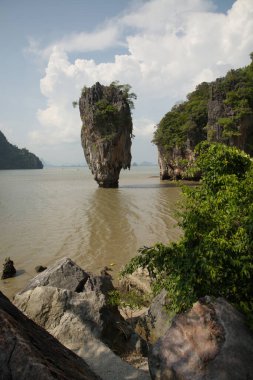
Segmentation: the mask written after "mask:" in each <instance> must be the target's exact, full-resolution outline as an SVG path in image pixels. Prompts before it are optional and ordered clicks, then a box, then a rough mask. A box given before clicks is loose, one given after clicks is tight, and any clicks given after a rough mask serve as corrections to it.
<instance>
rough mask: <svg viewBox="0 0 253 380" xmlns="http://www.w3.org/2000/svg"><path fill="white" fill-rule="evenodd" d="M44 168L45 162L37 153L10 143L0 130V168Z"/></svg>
mask: <svg viewBox="0 0 253 380" xmlns="http://www.w3.org/2000/svg"><path fill="white" fill-rule="evenodd" d="M42 168H43V164H42V162H41V161H40V159H39V158H38V157H37V156H35V154H33V153H31V152H29V151H28V150H27V149H25V148H23V149H19V148H18V147H17V146H15V145H12V144H10V143H9V142H8V140H7V139H6V137H5V136H4V134H3V133H2V132H1V131H0V170H9V169H42Z"/></svg>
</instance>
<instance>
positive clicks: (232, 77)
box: [153, 55, 253, 156]
mask: <svg viewBox="0 0 253 380" xmlns="http://www.w3.org/2000/svg"><path fill="white" fill-rule="evenodd" d="M252 57H253V55H251V58H252ZM212 100H215V101H218V102H220V104H221V105H222V106H221V107H220V111H219V112H218V113H217V119H216V120H212V121H211V123H210V120H209V114H208V111H209V112H210V108H211V107H217V104H216V105H212V104H211V103H210V101H212ZM208 107H209V109H208ZM216 112H217V111H215V112H214V113H213V115H212V117H214V115H215V113H216ZM213 123H215V125H216V126H215V127H214V125H213ZM243 126H246V127H247V131H246V139H245V142H244V143H243V146H241V148H243V149H244V150H245V151H246V152H247V153H249V154H251V155H252V154H253V62H251V64H250V65H248V66H246V67H244V68H240V69H238V70H231V71H229V72H228V73H227V75H226V76H225V77H224V78H219V79H217V80H216V81H214V82H211V83H206V82H203V83H201V84H200V85H198V86H197V88H196V90H195V91H194V92H192V93H190V94H189V95H188V96H187V100H186V101H185V102H183V103H181V104H179V105H175V106H174V107H173V108H172V109H171V111H170V112H168V113H167V114H166V115H165V116H164V117H163V118H162V120H161V121H160V123H159V125H158V127H157V129H156V131H155V133H154V138H153V142H154V143H155V144H156V145H158V146H160V147H163V151H164V153H165V155H166V153H167V154H168V156H170V155H171V150H172V149H174V148H180V149H182V148H185V147H186V146H187V145H188V146H189V145H190V147H191V148H192V147H195V146H196V145H197V144H198V143H199V142H201V141H203V140H206V139H208V140H209V141H219V142H223V143H225V144H227V145H236V146H238V147H239V146H240V145H242V143H240V144H238V137H239V136H241V135H242V133H245V130H244V131H243V128H244V127H243ZM217 131H220V132H219V133H217Z"/></svg>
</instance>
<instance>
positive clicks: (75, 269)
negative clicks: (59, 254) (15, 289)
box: [20, 257, 89, 294]
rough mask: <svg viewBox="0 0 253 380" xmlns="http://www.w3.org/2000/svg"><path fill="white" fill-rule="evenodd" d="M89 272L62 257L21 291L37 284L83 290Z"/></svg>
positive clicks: (32, 287)
mask: <svg viewBox="0 0 253 380" xmlns="http://www.w3.org/2000/svg"><path fill="white" fill-rule="evenodd" d="M88 278H89V274H88V273H87V272H85V271H84V270H83V269H82V268H80V267H79V266H78V265H76V264H75V263H74V262H73V261H72V260H71V259H69V258H67V257H64V258H63V259H60V260H59V261H57V262H56V263H55V264H53V265H52V266H51V267H50V268H48V269H46V270H44V271H43V272H41V273H40V274H38V275H37V276H36V277H34V278H32V280H31V281H29V282H28V284H27V285H26V286H25V288H24V289H23V290H21V292H20V294H21V293H24V292H26V291H27V290H31V289H34V288H36V287H37V286H55V287H57V288H61V289H68V290H71V291H74V292H79V291H82V290H83V287H84V284H85V283H86V281H87V280H88Z"/></svg>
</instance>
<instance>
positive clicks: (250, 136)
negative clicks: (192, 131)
mask: <svg viewBox="0 0 253 380" xmlns="http://www.w3.org/2000/svg"><path fill="white" fill-rule="evenodd" d="M238 85H239V83H233V86H231V87H230V88H229V89H227V91H225V90H224V89H223V88H222V79H217V80H216V81H215V82H213V83H211V85H210V98H209V101H208V123H207V139H208V140H209V141H212V142H223V143H226V144H227V145H230V146H236V147H237V148H239V149H241V150H244V151H245V152H246V153H248V154H251V155H252V153H253V149H252V142H253V128H252V126H253V114H252V110H250V107H248V109H246V108H245V107H244V109H243V108H241V109H240V111H241V112H240V115H238V108H236V107H233V106H232V105H231V104H229V103H228V101H227V97H228V96H227V95H228V94H229V93H231V92H232V91H233V88H234V87H236V86H238ZM247 106H248V105H247Z"/></svg>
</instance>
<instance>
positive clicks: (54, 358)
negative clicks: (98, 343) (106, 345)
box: [0, 292, 100, 380]
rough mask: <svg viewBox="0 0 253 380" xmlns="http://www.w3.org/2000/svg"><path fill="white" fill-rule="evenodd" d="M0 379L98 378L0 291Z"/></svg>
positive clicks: (68, 379) (66, 379) (60, 379)
mask: <svg viewBox="0 0 253 380" xmlns="http://www.w3.org/2000/svg"><path fill="white" fill-rule="evenodd" d="M87 349H88V348H87ZM88 350H89V349H88ZM0 379H2V380H11V379H18V380H27V379H37V380H55V379H58V380H96V379H97V380H98V379H100V377H98V376H96V375H95V374H94V373H93V372H92V371H91V370H90V368H89V367H88V365H87V364H86V363H85V362H84V361H83V360H82V359H81V358H80V357H78V356H77V355H75V354H74V353H73V352H71V351H70V350H68V349H67V348H65V347H64V346H63V345H62V344H60V343H59V342H58V340H56V339H55V338H54V337H52V335H50V334H49V333H48V332H47V331H45V330H44V329H42V328H41V327H39V326H37V325H36V324H35V323H34V322H33V321H31V320H30V319H28V318H27V317H25V316H24V315H23V314H22V313H21V312H20V311H19V310H18V309H17V308H16V307H15V306H14V305H13V304H12V303H11V302H10V301H9V300H8V299H7V298H6V297H5V296H4V295H3V294H2V293H1V292H0Z"/></svg>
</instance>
